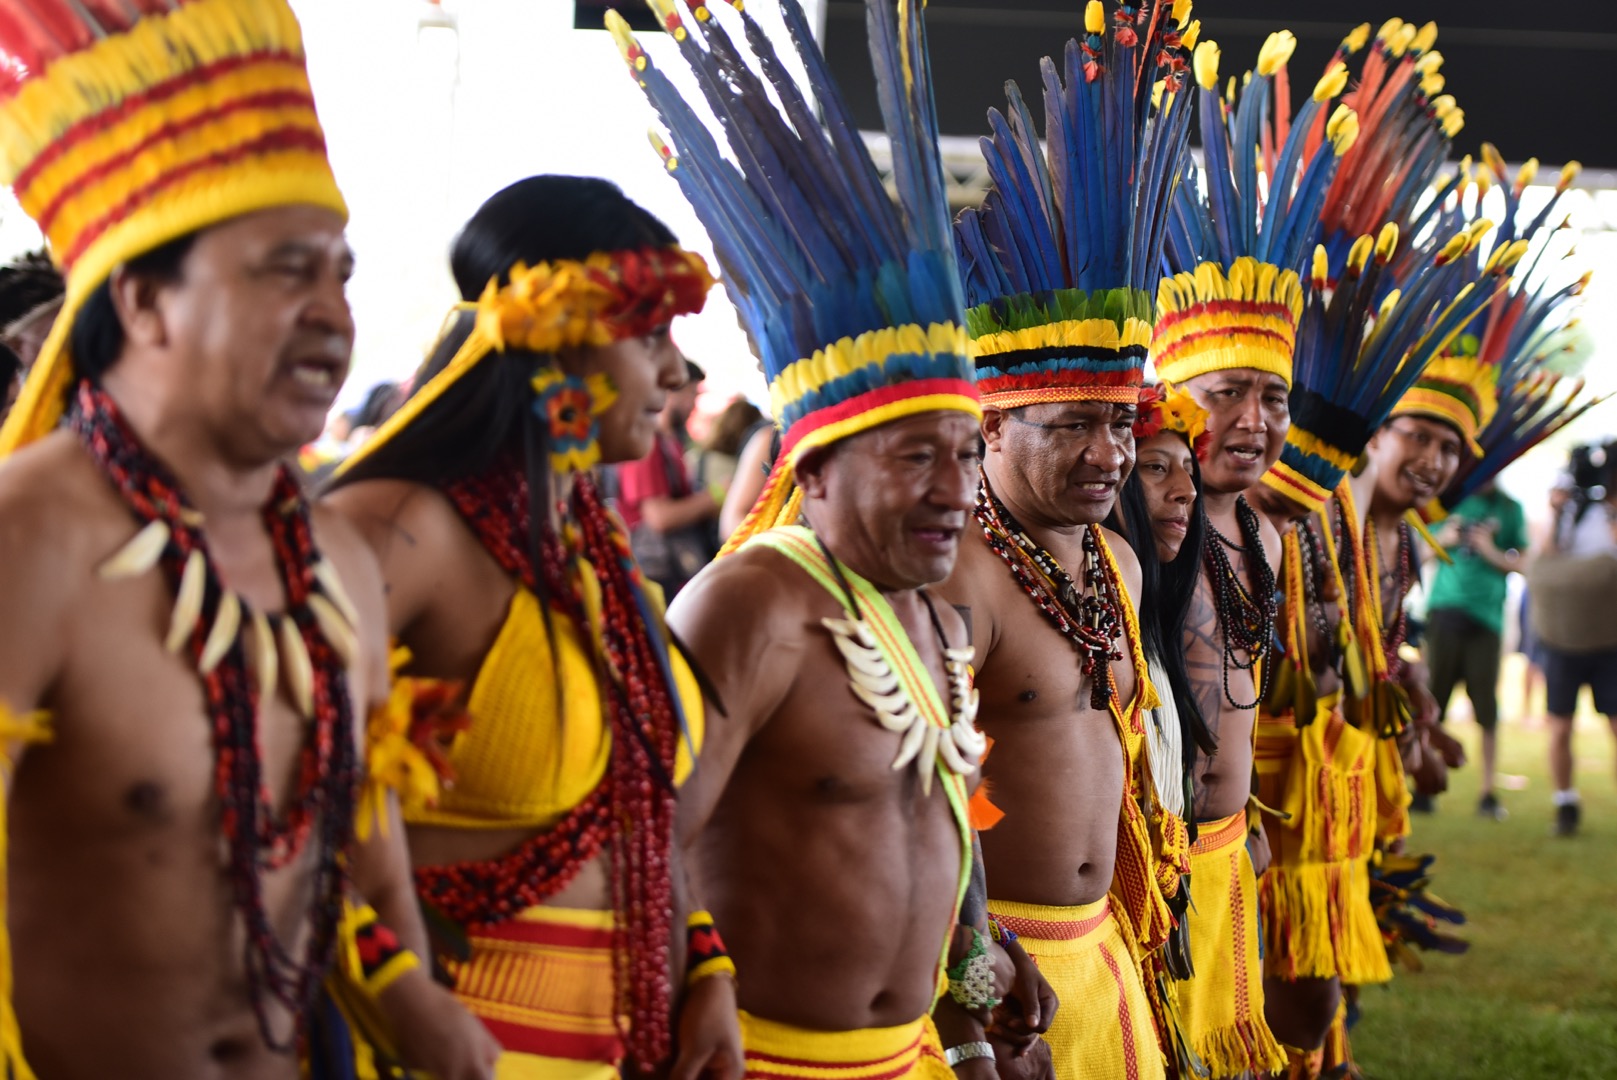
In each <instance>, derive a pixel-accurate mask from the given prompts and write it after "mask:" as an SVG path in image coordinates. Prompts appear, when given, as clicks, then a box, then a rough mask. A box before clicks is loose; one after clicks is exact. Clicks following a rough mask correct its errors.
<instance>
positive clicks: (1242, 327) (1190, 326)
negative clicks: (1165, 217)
mask: <svg viewBox="0 0 1617 1080" xmlns="http://www.w3.org/2000/svg"><path fill="white" fill-rule="evenodd" d="M1296 46H1297V39H1296V38H1295V37H1293V36H1292V34H1291V32H1290V31H1286V30H1282V31H1279V32H1277V33H1274V34H1271V35H1269V38H1268V40H1267V41H1265V42H1264V45H1263V49H1262V50H1261V51H1260V52H1259V54H1258V66H1257V70H1256V71H1255V72H1252V73H1250V77H1249V79H1248V80H1247V82H1246V83H1245V85H1244V86H1243V87H1241V88H1240V89H1237V87H1236V81H1235V80H1234V79H1231V80H1230V88H1229V91H1228V94H1227V95H1226V96H1221V95H1220V94H1219V93H1218V64H1219V55H1220V54H1219V49H1218V45H1217V43H1215V42H1212V41H1203V42H1201V43H1200V44H1198V45H1197V46H1196V51H1195V54H1194V56H1193V60H1192V64H1193V67H1194V70H1195V73H1196V80H1197V82H1198V83H1199V84H1200V85H1201V88H1202V95H1201V103H1200V106H1201V107H1200V124H1201V136H1202V146H1203V154H1204V159H1205V165H1204V167H1203V168H1202V169H1201V170H1200V174H1199V176H1198V173H1197V170H1195V169H1190V170H1188V175H1187V176H1186V180H1185V182H1184V183H1182V184H1180V185H1179V187H1178V189H1177V190H1176V192H1175V196H1174V207H1173V214H1172V217H1171V220H1170V223H1169V228H1168V238H1167V244H1166V247H1165V251H1164V253H1165V257H1166V262H1167V264H1168V266H1169V268H1170V269H1172V270H1173V271H1174V273H1173V274H1172V276H1170V277H1166V278H1164V279H1162V282H1161V284H1160V285H1159V286H1158V289H1157V332H1156V337H1155V339H1154V340H1153V341H1152V343H1151V360H1152V363H1153V364H1154V365H1155V367H1156V373H1157V377H1158V378H1159V379H1161V380H1162V381H1163V382H1167V383H1182V382H1185V381H1186V380H1188V379H1192V378H1195V377H1196V376H1198V375H1202V374H1205V373H1206V372H1209V371H1220V370H1230V369H1251V370H1255V371H1263V372H1268V373H1271V374H1275V375H1279V376H1281V377H1282V378H1284V379H1285V380H1286V382H1287V384H1288V385H1289V384H1290V382H1291V357H1292V350H1293V348H1294V347H1295V345H1296V341H1297V320H1298V318H1299V317H1300V316H1301V314H1302V288H1301V284H1300V282H1299V280H1298V276H1297V275H1298V272H1299V271H1301V270H1302V269H1303V266H1304V264H1305V262H1306V260H1307V258H1308V253H1309V252H1310V251H1312V250H1313V245H1314V241H1315V238H1316V237H1317V236H1318V235H1319V210H1320V205H1321V204H1322V202H1323V201H1324V198H1325V192H1326V186H1327V185H1328V184H1329V183H1330V181H1331V177H1332V176H1333V175H1334V174H1335V172H1336V166H1337V162H1338V161H1339V160H1340V158H1341V156H1342V155H1343V154H1344V153H1345V152H1346V151H1347V150H1348V149H1349V148H1350V147H1351V146H1352V145H1353V141H1354V139H1355V138H1356V137H1357V135H1358V129H1359V120H1358V116H1357V115H1356V114H1355V113H1354V111H1353V110H1352V109H1349V108H1347V107H1346V106H1343V105H1338V106H1337V107H1336V109H1335V110H1334V111H1328V108H1329V106H1330V103H1331V101H1332V100H1333V99H1334V98H1335V97H1336V96H1337V95H1338V94H1340V93H1341V92H1342V91H1343V89H1344V88H1345V87H1346V85H1347V69H1346V68H1345V67H1343V66H1342V65H1340V64H1336V65H1333V66H1332V67H1331V68H1330V69H1329V70H1327V72H1326V74H1325V76H1324V77H1323V78H1322V79H1320V80H1319V82H1318V83H1317V84H1316V85H1315V86H1314V91H1313V93H1312V94H1310V95H1309V98H1308V100H1307V101H1305V102H1304V103H1303V106H1302V108H1301V109H1299V110H1298V112H1297V115H1296V117H1295V118H1293V117H1292V115H1291V100H1290V90H1289V83H1288V82H1287V75H1286V61H1287V60H1288V59H1290V57H1291V53H1292V51H1293V50H1294V49H1295V48H1296ZM1271 114H1272V116H1271ZM1204 187H1205V192H1204Z"/></svg>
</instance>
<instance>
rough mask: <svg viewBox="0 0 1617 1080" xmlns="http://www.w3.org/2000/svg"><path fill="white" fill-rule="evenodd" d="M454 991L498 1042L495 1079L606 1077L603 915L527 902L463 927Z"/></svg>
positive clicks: (608, 971) (610, 1028)
mask: <svg viewBox="0 0 1617 1080" xmlns="http://www.w3.org/2000/svg"><path fill="white" fill-rule="evenodd" d="M470 943H471V949H472V955H471V959H470V960H468V961H467V962H466V963H464V964H459V963H457V964H452V965H451V966H450V974H451V975H453V976H454V979H455V997H457V998H458V999H459V1000H460V1003H461V1004H462V1005H465V1006H466V1008H467V1010H468V1011H470V1012H471V1013H472V1015H473V1016H476V1017H477V1018H478V1019H479V1020H481V1021H483V1023H484V1024H485V1025H487V1027H488V1029H489V1031H490V1032H491V1033H493V1035H494V1037H495V1038H496V1039H498V1040H499V1042H500V1045H501V1046H502V1047H504V1048H505V1053H503V1054H501V1055H500V1060H499V1063H498V1064H497V1065H496V1066H495V1070H494V1075H495V1077H496V1078H497V1080H541V1078H543V1080H615V1078H616V1077H617V1075H618V1068H617V1066H618V1063H619V1062H620V1061H621V1060H622V1059H623V1044H622V1042H621V1041H620V1040H619V1038H618V1028H617V1022H616V1017H615V1016H614V1009H613V994H612V913H611V912H610V911H586V910H579V909H573V908H554V907H542V906H541V907H531V908H528V909H527V910H526V911H523V912H522V913H520V914H519V915H517V916H516V917H515V918H512V919H509V920H507V921H505V922H503V923H500V924H498V925H497V926H492V927H489V928H487V929H485V930H480V931H478V932H476V933H473V934H471V935H470Z"/></svg>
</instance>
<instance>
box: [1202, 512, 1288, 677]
mask: <svg viewBox="0 0 1617 1080" xmlns="http://www.w3.org/2000/svg"><path fill="white" fill-rule="evenodd" d="M1235 520H1236V521H1237V523H1239V525H1240V526H1241V539H1242V540H1244V541H1245V542H1246V544H1245V546H1244V547H1241V546H1237V545H1236V544H1235V543H1234V542H1232V541H1231V540H1230V539H1229V538H1228V537H1226V536H1225V535H1224V534H1223V533H1221V532H1219V531H1218V530H1217V529H1214V528H1213V527H1212V525H1211V524H1209V525H1208V528H1209V529H1211V530H1212V533H1213V539H1214V543H1211V544H1208V545H1207V556H1206V557H1207V578H1208V584H1209V585H1211V587H1212V593H1213V607H1214V610H1215V611H1216V612H1217V613H1218V625H1219V629H1220V630H1221V631H1222V632H1223V635H1224V661H1223V669H1224V700H1225V701H1226V702H1228V703H1229V706H1230V708H1232V709H1253V708H1256V707H1257V705H1258V702H1260V701H1262V700H1263V698H1264V695H1265V694H1266V693H1267V692H1268V686H1269V675H1270V672H1269V666H1268V665H1267V664H1265V665H1264V666H1263V669H1262V680H1261V685H1256V686H1254V689H1255V690H1256V691H1257V696H1256V697H1254V698H1253V699H1252V701H1250V702H1248V703H1247V704H1245V705H1243V704H1241V703H1240V702H1238V701H1236V700H1235V696H1234V695H1233V694H1231V693H1230V672H1231V671H1232V670H1233V671H1248V672H1251V671H1256V670H1257V669H1258V665H1259V664H1260V663H1261V662H1262V660H1263V658H1264V657H1265V656H1266V655H1267V654H1268V651H1269V646H1270V644H1271V643H1272V642H1273V641H1274V634H1275V619H1276V616H1277V613H1278V607H1279V605H1278V603H1277V601H1276V597H1275V575H1274V568H1273V567H1271V566H1270V565H1269V560H1268V558H1267V557H1266V556H1265V555H1264V551H1263V533H1262V530H1261V529H1260V528H1259V525H1258V515H1257V512H1256V511H1255V510H1253V509H1252V507H1251V505H1249V504H1248V503H1247V501H1246V497H1245V496H1243V495H1237V496H1236V497H1235ZM1225 547H1230V548H1233V549H1234V550H1236V551H1238V552H1242V553H1244V554H1246V555H1247V561H1248V563H1250V565H1251V567H1252V572H1253V575H1254V576H1255V577H1256V578H1257V581H1258V588H1257V596H1256V597H1254V596H1253V595H1252V593H1250V592H1248V591H1247V588H1246V583H1245V582H1243V581H1242V580H1241V575H1239V574H1237V573H1236V572H1235V567H1234V566H1233V565H1231V563H1230V557H1229V556H1228V555H1226V554H1225V553H1224V549H1225ZM1243 652H1244V653H1245V654H1246V659H1244V660H1243V659H1241V657H1240V656H1239V655H1237V654H1238V653H1243Z"/></svg>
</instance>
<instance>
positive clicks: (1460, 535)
mask: <svg viewBox="0 0 1617 1080" xmlns="http://www.w3.org/2000/svg"><path fill="white" fill-rule="evenodd" d="M1439 540H1440V541H1441V543H1442V544H1443V546H1444V547H1445V548H1446V549H1447V550H1448V552H1449V554H1450V556H1452V558H1453V560H1454V561H1453V562H1452V563H1442V564H1439V566H1438V568H1437V573H1436V575H1435V576H1434V578H1433V580H1432V593H1431V601H1430V603H1429V605H1428V615H1427V618H1428V626H1427V630H1426V654H1427V663H1428V666H1429V667H1430V669H1431V679H1432V696H1433V697H1435V698H1436V699H1437V704H1438V707H1439V708H1440V709H1442V710H1444V711H1447V709H1448V705H1449V698H1450V697H1452V696H1453V694H1454V688H1455V686H1457V685H1458V684H1460V683H1464V684H1465V692H1466V695H1467V696H1468V697H1469V698H1470V699H1471V705H1472V708H1473V709H1474V710H1475V712H1476V717H1477V725H1478V726H1479V727H1481V728H1482V798H1481V800H1480V801H1479V802H1478V803H1477V813H1479V814H1482V815H1483V816H1485V817H1492V818H1495V819H1498V818H1503V817H1504V816H1505V811H1504V808H1503V807H1501V806H1500V805H1499V799H1498V797H1497V796H1496V795H1495V794H1494V765H1495V762H1496V760H1497V741H1496V734H1495V728H1496V727H1497V725H1498V723H1499V653H1500V635H1501V632H1502V631H1503V629H1504V615H1505V579H1506V577H1507V576H1508V575H1510V574H1519V573H1521V572H1522V569H1523V567H1524V565H1525V552H1526V550H1527V518H1526V515H1525V514H1523V513H1522V504H1521V503H1519V502H1517V501H1516V500H1515V499H1513V498H1511V497H1510V496H1509V495H1506V494H1505V493H1504V492H1503V491H1500V490H1499V488H1498V487H1497V486H1495V485H1494V484H1492V483H1490V484H1488V486H1487V487H1485V488H1483V489H1482V490H1481V491H1478V492H1477V493H1476V494H1475V495H1472V496H1471V497H1469V498H1467V499H1466V500H1465V501H1463V502H1461V503H1460V505H1459V506H1456V507H1455V508H1454V512H1453V514H1451V515H1450V516H1449V519H1448V521H1447V522H1446V524H1445V526H1444V529H1443V532H1442V534H1441V536H1440V537H1439Z"/></svg>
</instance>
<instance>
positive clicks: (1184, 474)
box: [1168, 468, 1196, 505]
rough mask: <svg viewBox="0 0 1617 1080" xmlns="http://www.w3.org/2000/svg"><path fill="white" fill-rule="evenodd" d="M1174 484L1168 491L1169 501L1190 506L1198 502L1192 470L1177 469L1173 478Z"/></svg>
mask: <svg viewBox="0 0 1617 1080" xmlns="http://www.w3.org/2000/svg"><path fill="white" fill-rule="evenodd" d="M1171 480H1172V484H1171V486H1170V487H1169V489H1168V501H1169V502H1173V503H1179V504H1181V505H1189V504H1190V503H1193V502H1195V501H1196V482H1195V481H1194V480H1193V479H1191V476H1190V470H1189V469H1183V468H1175V469H1174V471H1173V474H1172V477H1171Z"/></svg>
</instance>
